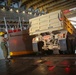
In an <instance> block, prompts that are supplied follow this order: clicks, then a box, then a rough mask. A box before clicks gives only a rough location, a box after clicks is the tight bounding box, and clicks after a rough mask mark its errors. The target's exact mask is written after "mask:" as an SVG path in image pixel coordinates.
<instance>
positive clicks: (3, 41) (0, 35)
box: [0, 32, 8, 59]
mask: <svg viewBox="0 0 76 75" xmlns="http://www.w3.org/2000/svg"><path fill="white" fill-rule="evenodd" d="M4 35H5V33H4V32H0V47H1V49H2V50H3V56H4V58H5V59H7V57H8V47H7V46H6V43H7V39H6V38H4Z"/></svg>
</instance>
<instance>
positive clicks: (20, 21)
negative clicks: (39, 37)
mask: <svg viewBox="0 0 76 75" xmlns="http://www.w3.org/2000/svg"><path fill="white" fill-rule="evenodd" d="M19 24H20V29H21V31H22V25H21V19H20V17H19Z"/></svg>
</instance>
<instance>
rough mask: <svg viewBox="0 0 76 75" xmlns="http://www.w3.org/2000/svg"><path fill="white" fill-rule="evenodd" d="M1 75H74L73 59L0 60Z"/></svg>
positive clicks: (75, 67)
mask: <svg viewBox="0 0 76 75" xmlns="http://www.w3.org/2000/svg"><path fill="white" fill-rule="evenodd" d="M0 74H1V75H76V58H75V57H71V58H70V57H69V58H68V57H50V56H49V57H42V59H40V58H38V57H34V59H33V58H30V57H29V58H26V57H21V58H20V57H19V58H13V59H11V62H6V61H5V60H0Z"/></svg>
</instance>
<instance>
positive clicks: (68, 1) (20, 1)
mask: <svg viewBox="0 0 76 75" xmlns="http://www.w3.org/2000/svg"><path fill="white" fill-rule="evenodd" d="M2 4H3V5H2ZM0 5H1V6H8V7H13V8H22V9H24V10H26V11H32V12H42V13H46V12H47V13H49V12H51V11H55V10H59V9H61V10H66V9H70V8H73V7H76V0H0Z"/></svg>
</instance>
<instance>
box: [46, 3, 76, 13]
mask: <svg viewBox="0 0 76 75" xmlns="http://www.w3.org/2000/svg"><path fill="white" fill-rule="evenodd" d="M75 6H76V2H74V3H69V4H67V5H62V6H59V7H54V8H52V9H50V10H47V11H48V12H51V11H56V10H66V9H70V8H73V7H75Z"/></svg>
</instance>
